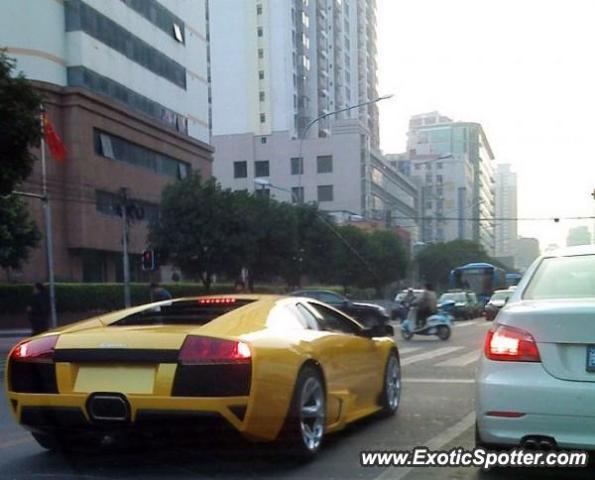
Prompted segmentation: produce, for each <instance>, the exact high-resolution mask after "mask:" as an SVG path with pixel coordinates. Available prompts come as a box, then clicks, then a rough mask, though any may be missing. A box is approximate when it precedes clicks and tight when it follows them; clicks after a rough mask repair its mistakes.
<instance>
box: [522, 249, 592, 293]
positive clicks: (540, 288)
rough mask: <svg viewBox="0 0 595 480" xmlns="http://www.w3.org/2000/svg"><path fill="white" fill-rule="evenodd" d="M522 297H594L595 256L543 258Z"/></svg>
mask: <svg viewBox="0 0 595 480" xmlns="http://www.w3.org/2000/svg"><path fill="white" fill-rule="evenodd" d="M523 298H526V299H529V300H533V299H541V298H595V255H580V256H575V257H555V258H545V259H543V261H542V262H541V263H540V264H539V266H538V267H537V270H536V272H535V274H534V275H533V277H532V278H531V281H530V283H529V286H528V287H527V289H526V290H525V292H524V294H523Z"/></svg>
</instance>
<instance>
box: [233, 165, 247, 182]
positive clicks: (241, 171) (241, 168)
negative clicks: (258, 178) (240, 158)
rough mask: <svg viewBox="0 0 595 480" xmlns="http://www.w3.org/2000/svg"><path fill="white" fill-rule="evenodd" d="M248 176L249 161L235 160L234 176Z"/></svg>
mask: <svg viewBox="0 0 595 480" xmlns="http://www.w3.org/2000/svg"><path fill="white" fill-rule="evenodd" d="M247 177H248V162H246V161H244V162H233V178H247Z"/></svg>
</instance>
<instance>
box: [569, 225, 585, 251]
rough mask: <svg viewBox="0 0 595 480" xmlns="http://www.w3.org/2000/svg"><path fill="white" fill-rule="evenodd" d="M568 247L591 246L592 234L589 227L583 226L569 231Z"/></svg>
mask: <svg viewBox="0 0 595 480" xmlns="http://www.w3.org/2000/svg"><path fill="white" fill-rule="evenodd" d="M566 245H567V246H569V247H574V246H577V245H591V232H590V231H589V227H587V226H585V225H581V226H578V227H573V228H571V229H569V230H568V237H566Z"/></svg>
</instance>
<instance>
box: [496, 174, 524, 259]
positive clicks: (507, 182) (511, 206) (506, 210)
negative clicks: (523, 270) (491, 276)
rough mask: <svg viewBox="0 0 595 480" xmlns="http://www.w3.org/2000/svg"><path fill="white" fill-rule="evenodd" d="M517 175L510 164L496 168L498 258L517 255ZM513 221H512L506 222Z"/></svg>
mask: <svg viewBox="0 0 595 480" xmlns="http://www.w3.org/2000/svg"><path fill="white" fill-rule="evenodd" d="M516 217H517V175H516V173H514V172H513V171H512V170H511V167H510V164H504V163H502V164H498V165H497V167H496V218H497V220H496V223H495V229H494V230H495V247H496V248H495V250H496V256H497V257H512V256H514V254H515V249H516V240H517V237H518V233H517V221H516V220H513V219H516ZM504 219H511V220H504Z"/></svg>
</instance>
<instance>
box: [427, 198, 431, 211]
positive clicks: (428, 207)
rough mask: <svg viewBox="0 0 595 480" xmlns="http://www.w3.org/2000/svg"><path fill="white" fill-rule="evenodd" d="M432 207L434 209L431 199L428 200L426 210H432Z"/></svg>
mask: <svg viewBox="0 0 595 480" xmlns="http://www.w3.org/2000/svg"><path fill="white" fill-rule="evenodd" d="M431 209H432V201H431V200H428V201H427V202H426V210H431Z"/></svg>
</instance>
